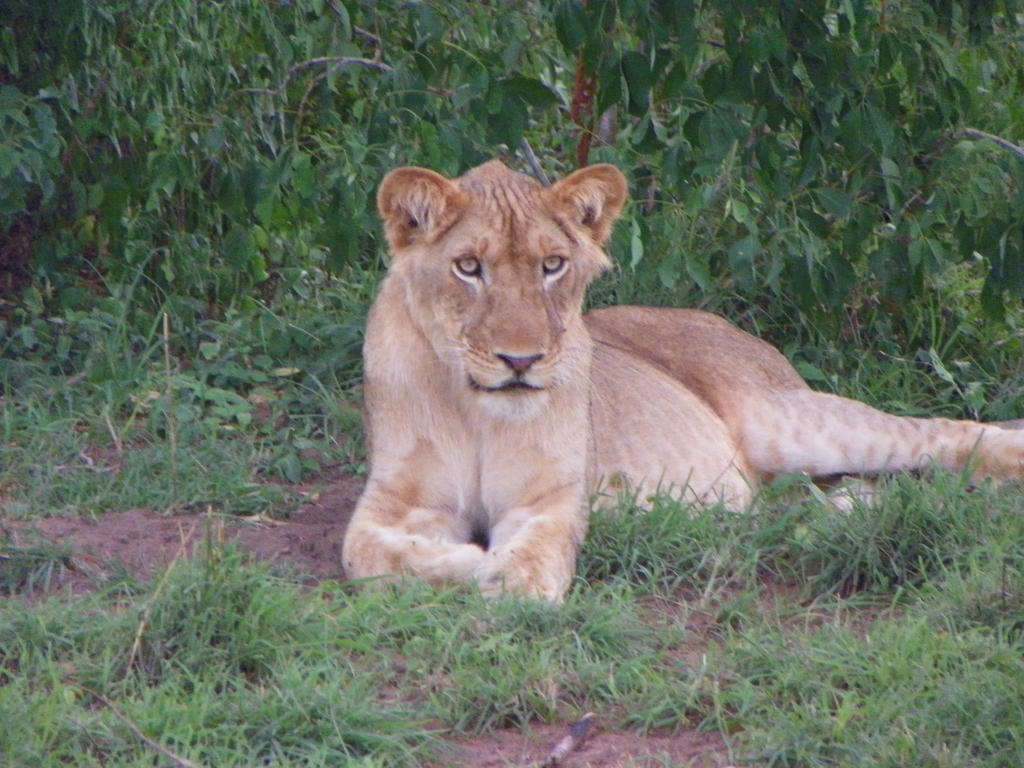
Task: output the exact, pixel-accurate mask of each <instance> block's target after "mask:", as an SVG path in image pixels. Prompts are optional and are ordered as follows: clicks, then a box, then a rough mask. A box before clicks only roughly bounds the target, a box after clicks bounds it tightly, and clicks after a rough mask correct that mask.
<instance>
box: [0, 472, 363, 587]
mask: <svg viewBox="0 0 1024 768" xmlns="http://www.w3.org/2000/svg"><path fill="white" fill-rule="evenodd" d="M362 485H363V481H362V480H361V479H359V478H355V477H351V476H343V477H342V478H341V479H339V480H337V481H336V482H334V483H331V484H329V485H326V486H320V487H318V488H316V489H310V490H309V491H307V492H305V493H304V496H305V499H304V501H303V503H302V505H301V506H300V507H299V509H298V510H297V511H294V512H291V513H289V514H288V515H287V516H286V517H283V518H282V519H271V518H268V517H259V518H242V517H235V516H231V515H218V514H208V513H190V514H180V515H165V514H161V513H160V512H156V511H154V510H151V509H131V510H126V511H124V512H109V513H107V514H105V515H102V516H100V517H96V518H88V517H68V518H61V517H51V518H47V519H44V520H36V521H32V522H31V523H17V524H7V525H8V526H9V527H13V529H14V533H15V535H16V536H17V537H18V538H20V539H21V540H22V541H24V542H31V541H33V540H38V538H39V537H41V538H42V539H44V540H45V541H47V542H50V543H51V544H53V545H56V546H62V547H66V548H67V549H69V550H70V554H71V559H70V568H67V569H64V570H63V571H62V572H61V573H59V574H57V577H56V583H51V585H50V586H51V588H52V587H60V586H70V588H71V589H72V590H73V591H76V592H79V591H87V590H90V589H95V588H96V587H97V586H98V585H100V584H102V583H103V582H104V581H106V580H107V579H109V578H111V577H116V576H117V575H118V574H125V573H126V574H128V575H130V576H132V577H134V578H137V579H140V580H142V581H150V580H152V579H153V578H154V577H155V576H157V575H159V574H160V573H161V572H163V570H164V569H165V568H166V567H167V566H168V565H169V564H170V562H171V561H172V560H173V559H175V558H176V557H181V556H185V557H188V556H191V555H192V554H193V553H194V552H195V550H196V547H197V546H199V545H201V544H202V543H203V542H204V540H206V539H207V538H212V539H213V540H214V541H215V542H216V543H224V542H229V541H230V542H235V543H237V545H238V546H239V547H240V548H241V549H242V550H243V551H244V552H247V553H249V554H250V555H251V556H252V557H253V558H254V559H255V560H259V561H261V562H267V563H270V564H272V565H274V566H279V567H281V568H283V569H287V570H289V571H291V572H293V573H295V574H297V575H299V576H301V577H302V578H304V579H305V580H307V581H309V582H318V581H322V580H324V579H342V578H344V573H343V571H342V567H341V541H342V538H343V537H344V535H345V528H346V526H347V525H348V521H349V518H350V517H351V516H352V510H353V508H354V507H355V503H356V500H357V499H358V498H359V493H360V491H361V490H362Z"/></svg>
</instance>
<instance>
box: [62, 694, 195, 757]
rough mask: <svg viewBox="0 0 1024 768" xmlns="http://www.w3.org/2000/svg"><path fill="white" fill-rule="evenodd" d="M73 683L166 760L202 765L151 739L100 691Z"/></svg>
mask: <svg viewBox="0 0 1024 768" xmlns="http://www.w3.org/2000/svg"><path fill="white" fill-rule="evenodd" d="M73 685H74V686H75V687H76V688H79V689H80V690H82V691H85V692H86V693H88V694H89V695H90V696H92V697H93V698H95V699H96V701H98V702H99V703H100V704H102V705H103V706H104V707H106V708H107V709H109V710H110V711H111V712H113V713H114V716H115V717H116V718H117V719H118V720H120V721H121V722H122V723H124V724H125V725H126V726H127V727H128V730H130V731H131V732H132V733H134V734H135V737H136V738H137V739H138V740H139V741H141V742H142V743H143V744H145V745H146V746H147V747H149V748H150V749H152V750H154V751H155V752H159V753H160V754H161V755H163V756H164V757H166V758H167V759H168V760H170V761H171V762H173V763H174V764H175V765H177V766H179V768H202V766H201V765H199V764H198V763H193V762H192V761H191V760H189V759H187V758H184V757H182V756H181V755H177V754H175V753H174V752H172V751H171V750H169V749H168V748H167V747H165V746H164V745H162V744H158V743H157V742H155V741H153V740H152V739H151V738H149V736H147V735H146V734H144V733H143V732H142V729H141V728H139V726H137V725H136V724H135V723H133V722H132V721H131V719H129V717H128V716H127V715H126V714H124V713H123V712H122V711H121V710H119V709H118V708H117V707H116V706H115V705H114V702H112V701H111V700H110V699H108V698H107V697H106V696H104V695H103V694H102V693H99V692H97V691H94V690H93V689H92V688H87V687H86V686H84V685H79V684H78V683H73Z"/></svg>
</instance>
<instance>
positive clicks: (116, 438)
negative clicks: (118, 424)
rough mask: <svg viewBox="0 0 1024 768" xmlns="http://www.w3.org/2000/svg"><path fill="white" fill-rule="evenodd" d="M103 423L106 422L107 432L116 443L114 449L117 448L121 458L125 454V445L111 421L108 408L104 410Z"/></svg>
mask: <svg viewBox="0 0 1024 768" xmlns="http://www.w3.org/2000/svg"><path fill="white" fill-rule="evenodd" d="M103 421H104V422H106V425H107V431H108V432H109V433H110V438H111V439H112V440H113V441H114V447H115V448H117V454H118V455H119V456H120V455H121V454H122V453H124V443H122V442H121V437H120V435H118V434H117V430H116V429H115V428H114V422H112V421H111V420H110V411H108V410H107V409H106V408H104V409H103Z"/></svg>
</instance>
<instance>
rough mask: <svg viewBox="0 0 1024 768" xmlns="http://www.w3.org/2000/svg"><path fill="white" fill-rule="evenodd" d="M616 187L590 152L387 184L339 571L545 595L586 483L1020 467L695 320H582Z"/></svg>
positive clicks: (561, 584) (952, 429)
mask: <svg viewBox="0 0 1024 768" xmlns="http://www.w3.org/2000/svg"><path fill="white" fill-rule="evenodd" d="M625 197H626V183H625V180H624V178H623V177H622V174H621V173H619V171H618V170H616V169H615V168H613V167H611V166H607V165H599V166H592V167H590V168H586V169H584V170H581V171H578V172H576V173H574V174H572V175H571V176H569V177H567V178H566V179H563V180H562V181H560V182H558V183H557V184H555V185H554V186H552V187H550V188H543V187H541V186H540V185H539V184H537V183H536V182H534V181H532V180H531V179H529V178H528V177H526V176H523V175H520V174H516V173H513V172H512V171H510V170H509V169H507V168H506V167H505V166H504V165H502V164H501V163H499V162H497V161H495V162H491V163H488V164H486V165H483V166H481V167H479V168H476V169H475V170H473V171H471V172H470V173H468V174H466V175H465V176H463V177H461V178H459V179H456V180H450V179H446V178H445V177H443V176H441V175H439V174H437V173H434V172H433V171H428V170H425V169H422V168H402V169H399V170H397V171H394V172H392V173H391V174H389V175H388V176H387V178H385V179H384V182H383V183H382V184H381V187H380V191H379V194H378V206H379V209H380V212H381V216H382V218H383V220H384V225H385V230H386V233H387V237H388V241H389V244H390V246H391V250H392V255H393V261H392V264H391V268H390V270H389V274H388V276H387V278H386V279H385V280H384V283H383V285H382V286H381V289H380V294H379V295H378V297H377V300H376V302H375V304H374V306H373V309H372V310H371V312H370V317H369V320H368V323H367V331H366V343H365V347H364V357H365V396H366V409H367V420H366V423H367V434H368V437H369V454H370V477H369V481H368V483H367V486H366V490H365V492H364V493H363V496H362V498H361V499H360V501H359V504H358V506H357V508H356V511H355V515H354V517H353V519H352V522H351V524H350V527H349V530H348V533H347V535H346V538H345V543H344V552H343V558H344V564H345V569H346V571H347V572H348V574H349V576H350V577H352V578H366V577H374V576H385V575H395V574H399V573H408V574H411V575H414V576H417V577H420V578H424V579H427V580H429V581H432V582H436V583H440V582H448V581H461V582H471V583H476V584H477V585H479V587H480V589H481V590H482V591H483V592H484V593H485V594H487V595H496V594H500V593H502V592H504V591H511V592H516V593H523V594H527V595H531V596H536V597H540V598H546V599H548V600H554V601H557V600H560V599H562V597H563V596H564V594H565V592H566V590H567V589H568V587H569V584H570V581H571V579H572V576H573V570H574V567H575V560H576V553H577V551H578V549H579V546H580V544H581V542H582V540H583V537H584V535H585V533H586V528H587V514H588V500H589V498H590V495H591V494H592V493H593V492H594V490H595V489H597V488H608V487H614V486H615V485H616V483H618V482H619V481H620V480H621V479H622V478H626V479H628V482H629V483H630V484H631V485H632V487H637V488H640V489H641V493H647V492H650V491H652V490H654V489H655V488H656V487H658V486H659V485H661V486H664V487H668V486H672V485H674V486H677V487H679V488H684V489H685V492H686V493H687V494H688V495H689V496H690V497H691V498H693V499H696V500H699V501H704V502H716V501H722V502H724V503H726V504H728V505H730V506H732V507H736V508H742V507H744V506H746V505H748V504H750V502H751V500H752V498H753V496H754V494H755V492H756V489H757V485H758V482H759V480H760V479H761V478H763V477H765V476H770V475H773V474H778V473H783V472H805V473H807V474H810V475H832V474H838V473H863V474H877V473H879V472H887V471H897V470H918V469H924V468H927V467H930V466H932V465H935V464H937V465H939V466H941V467H945V468H948V469H953V470H960V469H962V468H964V467H965V466H967V465H968V462H969V461H975V462H976V463H975V465H973V466H976V472H977V474H978V475H979V476H980V475H987V474H991V475H996V476H998V477H1000V478H1011V477H1020V476H1021V475H1022V473H1024V432H1021V431H1013V430H1004V429H1000V428H999V427H995V426H991V425H982V424H977V423H974V422H964V421H949V420H943V419H934V420H928V419H911V418H901V417H896V416H890V415H888V414H884V413H882V412H880V411H877V410H874V409H872V408H870V407H868V406H866V405H864V404H862V403H859V402H856V401H852V400H847V399H844V398H840V397H835V396H833V395H827V394H820V393H816V392H813V391H812V390H811V389H810V388H809V387H807V385H806V384H805V383H804V382H803V380H802V379H801V378H800V376H799V375H798V374H797V373H796V371H795V370H794V369H793V367H792V366H791V365H790V364H789V363H788V362H787V361H786V359H785V358H784V357H783V356H782V355H781V354H780V353H779V352H778V351H777V350H775V349H774V348H772V347H771V346H769V345H768V344H766V343H764V342H762V341H760V340H758V339H756V338H754V337H752V336H750V335H748V334H746V333H744V332H742V331H740V330H738V329H737V328H735V327H733V326H731V325H729V324H728V323H727V322H726V321H725V320H722V319H721V318H718V317H715V316H713V315H709V314H707V313H704V312H699V311H695V310H684V309H679V310H670V309H648V308H642V307H614V308H609V309H602V310H598V311H596V312H592V313H590V314H588V315H587V316H586V317H583V316H582V314H581V307H582V303H583V297H584V292H585V290H586V286H587V284H588V283H589V282H590V281H591V280H592V279H593V278H594V277H595V276H596V275H598V274H599V273H600V272H601V271H602V270H604V269H606V268H607V267H608V266H609V262H608V259H607V257H606V256H605V254H604V252H603V250H602V246H603V244H604V242H605V240H606V239H607V237H608V235H609V233H610V232H611V228H612V225H613V224H614V222H615V220H616V218H617V217H618V215H619V213H620V211H621V209H622V206H623V203H624V202H625ZM511 384H515V385H517V386H510V385H511Z"/></svg>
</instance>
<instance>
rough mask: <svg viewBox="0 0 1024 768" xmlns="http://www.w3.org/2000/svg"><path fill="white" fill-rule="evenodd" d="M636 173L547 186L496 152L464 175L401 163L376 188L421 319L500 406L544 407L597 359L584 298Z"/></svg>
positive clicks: (496, 409) (609, 170) (488, 401)
mask: <svg viewBox="0 0 1024 768" xmlns="http://www.w3.org/2000/svg"><path fill="white" fill-rule="evenodd" d="M625 199H626V182H625V179H624V178H623V176H622V174H621V173H620V172H619V171H618V170H617V169H616V168H614V167H612V166H610V165H596V166H591V167H589V168H585V169H583V170H580V171H577V172H576V173H574V174H572V175H571V176H569V177H567V178H565V179H563V180H562V181H560V182H558V183H556V184H554V185H553V186H551V187H547V188H545V187H543V186H541V185H540V184H538V183H537V182H536V181H534V180H532V179H531V178H529V177H527V176H524V175H522V174H519V173H514V172H513V171H510V170H509V169H508V168H506V167H505V166H504V165H503V164H502V163H500V162H498V161H493V162H490V163H487V164H486V165H482V166H480V167H479V168H476V169H474V170H472V171H470V172H469V173H467V174H466V175H465V176H462V177H460V178H458V179H454V180H452V179H447V178H445V177H444V176H441V175H440V174H437V173H435V172H433V171H429V170H426V169H424V168H400V169H398V170H396V171H393V172H392V173H390V174H389V175H388V176H387V177H386V178H385V179H384V181H383V182H382V184H381V187H380V191H379V193H378V196H377V202H378V207H379V209H380V213H381V217H382V218H383V220H384V224H385V230H386V233H387V238H388V242H389V244H390V246H391V251H392V255H393V262H392V265H391V273H392V274H394V275H396V276H398V277H400V278H401V280H402V282H403V283H404V286H405V292H406V304H407V306H408V308H409V311H410V314H411V315H412V318H413V320H414V321H415V322H416V323H417V325H418V326H419V327H420V329H421V330H422V331H423V333H424V335H425V336H426V337H427V338H428V339H429V340H430V343H431V344H432V345H433V348H434V351H435V352H436V354H437V355H438V357H439V358H440V359H441V360H443V361H445V363H446V364H447V365H448V366H449V367H450V368H451V369H452V370H453V371H455V373H456V375H457V377H458V378H459V379H461V385H462V386H464V387H465V388H466V389H467V390H469V391H471V392H472V393H474V396H475V397H476V399H477V400H478V401H479V402H481V403H482V404H483V405H484V407H485V408H487V409H488V410H489V411H491V412H492V413H495V414H498V415H501V416H505V417H509V418H511V417H524V416H529V415H532V414H536V413H537V412H539V410H541V409H542V408H543V406H544V404H545V403H546V401H547V395H548V393H549V392H550V391H551V390H552V389H554V388H557V387H558V386H559V385H560V384H562V383H564V382H566V381H569V380H573V379H578V378H579V373H580V369H581V366H584V365H585V364H586V362H587V360H588V359H589V354H588V353H589V339H588V337H587V335H586V332H585V331H584V330H583V326H582V320H581V308H582V303H583V296H584V292H585V290H586V287H587V285H588V284H589V283H590V281H591V280H593V279H594V277H596V276H597V275H598V274H600V273H601V272H602V271H603V270H604V269H606V268H607V267H608V266H609V262H608V258H607V256H605V254H604V251H603V250H602V245H603V244H604V242H605V240H606V239H607V238H608V235H609V233H610V232H611V227H612V225H613V223H614V222H615V219H616V218H617V217H618V215H619V213H620V212H621V210H622V206H623V203H624V202H625Z"/></svg>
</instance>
